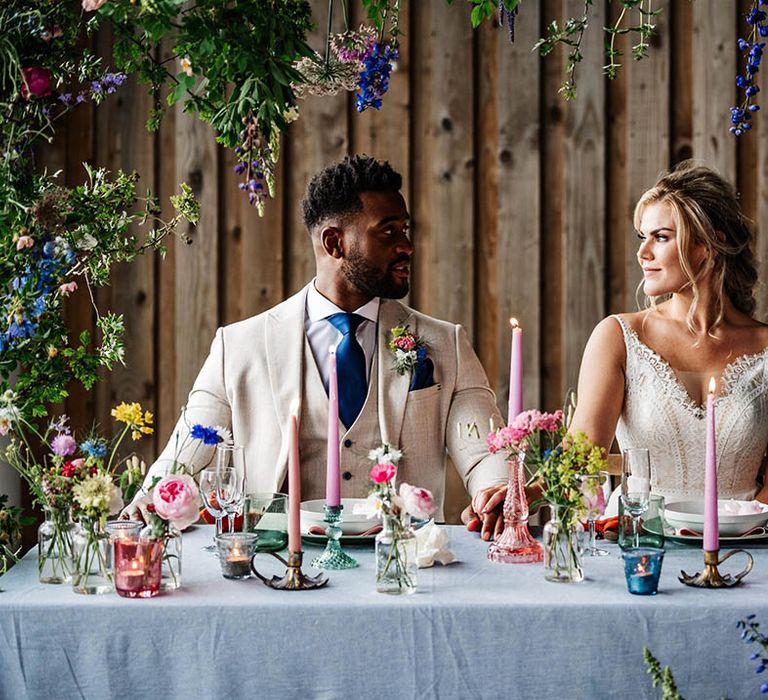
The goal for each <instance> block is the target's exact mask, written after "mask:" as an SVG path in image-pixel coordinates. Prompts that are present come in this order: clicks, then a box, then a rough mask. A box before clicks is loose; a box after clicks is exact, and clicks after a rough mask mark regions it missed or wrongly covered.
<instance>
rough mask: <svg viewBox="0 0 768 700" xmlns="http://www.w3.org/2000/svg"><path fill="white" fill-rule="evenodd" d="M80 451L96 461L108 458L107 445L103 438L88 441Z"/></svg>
mask: <svg viewBox="0 0 768 700" xmlns="http://www.w3.org/2000/svg"><path fill="white" fill-rule="evenodd" d="M80 451H81V452H82V453H83V454H86V455H88V456H89V457H93V458H94V459H104V457H106V456H107V443H106V441H105V440H103V439H101V438H95V439H93V440H86V441H85V442H83V443H82V444H81V445H80Z"/></svg>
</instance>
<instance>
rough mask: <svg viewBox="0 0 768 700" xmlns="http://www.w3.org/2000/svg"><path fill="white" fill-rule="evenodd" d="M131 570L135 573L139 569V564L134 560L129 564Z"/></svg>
mask: <svg viewBox="0 0 768 700" xmlns="http://www.w3.org/2000/svg"><path fill="white" fill-rule="evenodd" d="M131 568H132V569H133V570H134V571H136V570H137V569H138V568H139V562H137V561H136V560H135V559H134V560H133V561H132V562H131Z"/></svg>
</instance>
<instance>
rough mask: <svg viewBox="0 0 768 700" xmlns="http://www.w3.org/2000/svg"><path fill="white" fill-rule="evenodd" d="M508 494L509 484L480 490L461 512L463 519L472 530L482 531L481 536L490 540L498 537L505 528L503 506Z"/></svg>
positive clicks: (468, 528)
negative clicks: (502, 515) (502, 513)
mask: <svg viewBox="0 0 768 700" xmlns="http://www.w3.org/2000/svg"><path fill="white" fill-rule="evenodd" d="M506 495H507V485H506V484H498V485H497V486H489V487H488V488H487V489H482V490H481V491H478V492H477V493H476V494H475V496H474V498H473V499H472V502H471V503H470V504H469V505H468V506H467V507H466V508H465V509H464V511H463V512H462V514H461V521H462V522H463V523H464V524H465V525H466V526H467V530H469V531H470V532H477V531H478V530H479V531H480V537H482V539H484V540H486V541H488V540H490V539H491V538H494V539H495V538H496V537H497V536H498V535H500V534H501V531H502V530H503V529H504V518H502V517H501V506H502V505H503V504H504V499H505V498H506Z"/></svg>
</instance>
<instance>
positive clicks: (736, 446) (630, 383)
mask: <svg viewBox="0 0 768 700" xmlns="http://www.w3.org/2000/svg"><path fill="white" fill-rule="evenodd" d="M614 318H616V320H617V321H618V322H619V324H620V325H621V328H622V331H623V333H624V344H625V345H626V349H627V360H626V385H625V397H624V407H623V409H622V412H621V417H620V418H619V423H618V426H617V428H616V438H617V440H618V441H619V446H620V447H621V448H622V449H625V448H627V447H647V448H648V449H649V451H650V457H651V491H652V492H653V493H659V494H661V495H663V496H664V497H665V499H666V501H667V502H670V501H677V500H686V499H699V498H703V495H704V447H705V432H706V429H705V420H704V417H705V413H706V410H705V407H704V406H700V405H698V404H696V403H695V402H694V401H693V399H691V397H690V396H689V394H688V392H687V390H686V389H685V387H684V386H683V384H682V383H681V382H680V379H679V378H678V376H677V374H676V373H675V371H674V370H673V369H672V367H670V365H669V364H668V363H667V362H666V361H665V360H664V359H663V358H662V357H661V356H660V355H659V354H658V353H657V352H655V351H654V350H652V349H651V348H649V347H648V346H647V345H645V344H644V343H643V342H642V341H641V340H640V338H639V337H638V336H637V334H636V333H635V331H634V330H632V329H631V328H630V327H629V326H628V325H627V323H626V322H625V321H624V320H623V319H621V318H619V317H618V316H614ZM716 379H717V380H718V382H717V383H718V394H717V396H716V397H715V419H716V431H717V464H718V467H717V486H718V496H719V498H737V499H745V500H749V499H752V498H753V497H754V495H755V493H756V492H757V489H758V484H757V475H758V471H759V469H760V465H761V463H762V460H763V455H764V454H765V451H766V445H768V348H765V349H764V350H763V351H762V352H758V353H755V354H753V355H741V356H740V357H737V358H736V359H735V360H733V362H731V363H730V364H728V365H727V366H726V367H725V368H724V369H723V372H722V375H721V376H720V377H719V378H716Z"/></svg>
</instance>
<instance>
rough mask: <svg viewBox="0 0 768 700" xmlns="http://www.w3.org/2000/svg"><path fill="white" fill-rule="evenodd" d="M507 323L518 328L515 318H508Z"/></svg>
mask: <svg viewBox="0 0 768 700" xmlns="http://www.w3.org/2000/svg"><path fill="white" fill-rule="evenodd" d="M509 325H510V326H512V328H520V324H519V323H518V322H517V319H516V318H510V319H509Z"/></svg>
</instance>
